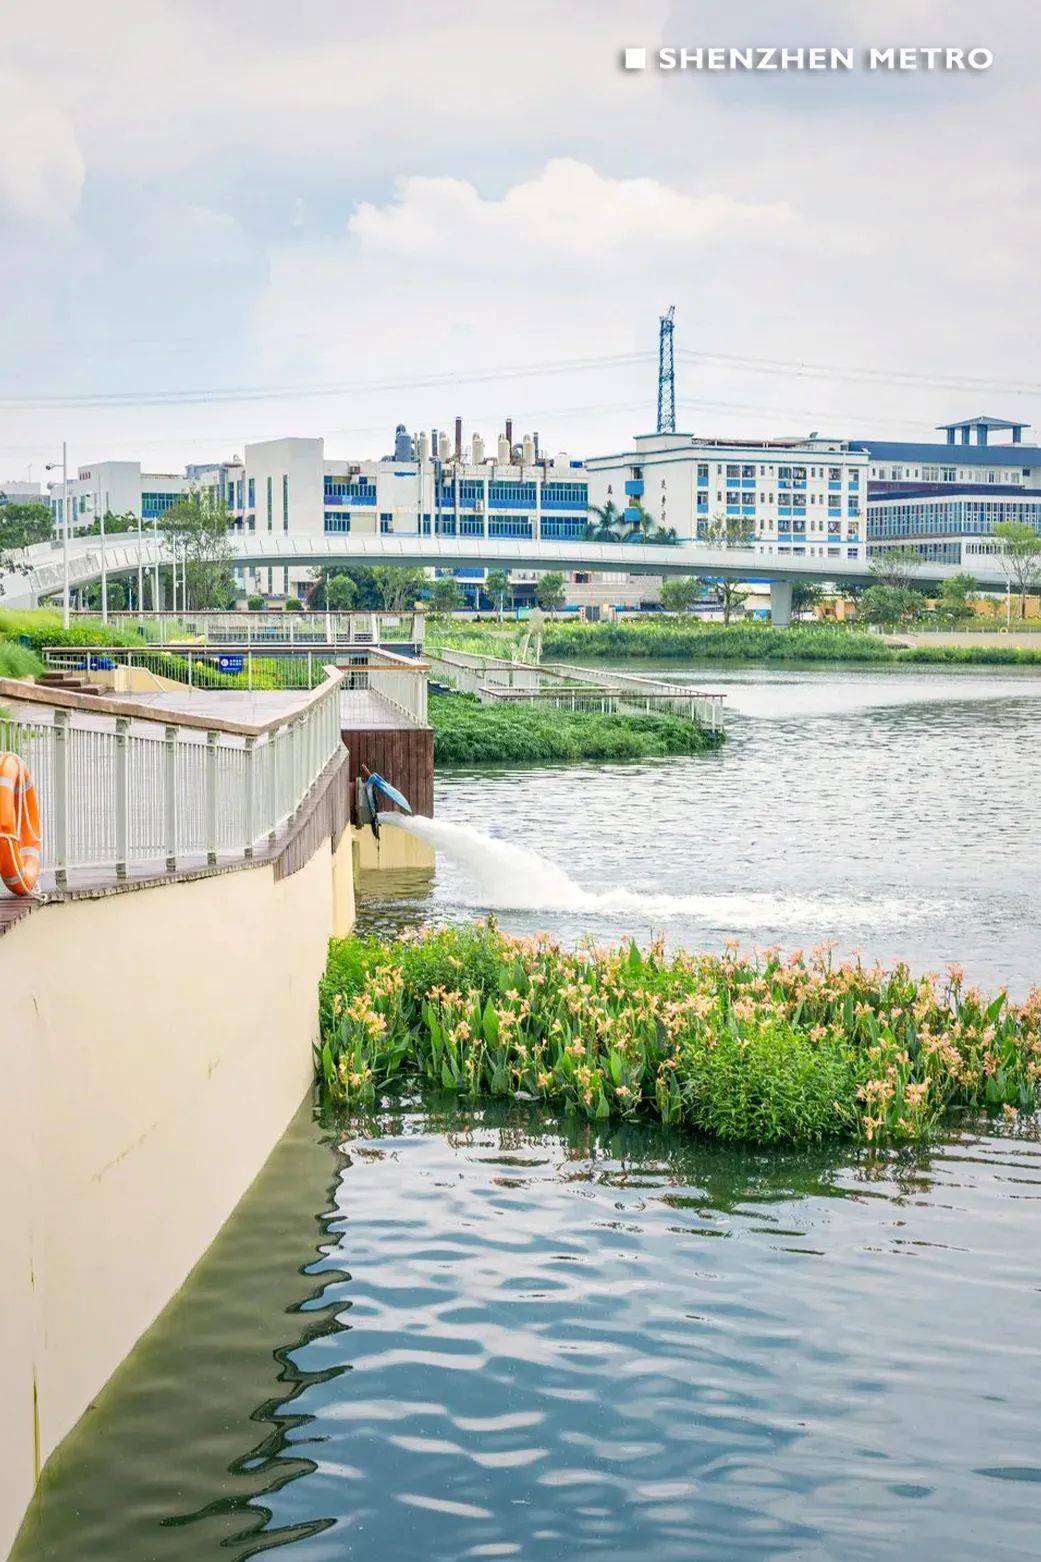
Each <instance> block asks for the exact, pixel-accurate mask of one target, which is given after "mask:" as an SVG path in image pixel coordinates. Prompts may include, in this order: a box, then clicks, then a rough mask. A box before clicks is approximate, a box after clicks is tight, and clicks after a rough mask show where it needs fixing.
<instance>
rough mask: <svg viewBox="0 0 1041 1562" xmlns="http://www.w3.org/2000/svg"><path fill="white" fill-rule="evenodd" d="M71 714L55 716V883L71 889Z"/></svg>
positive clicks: (61, 713) (55, 714)
mask: <svg viewBox="0 0 1041 1562" xmlns="http://www.w3.org/2000/svg"><path fill="white" fill-rule="evenodd" d="M68 868H69V713H68V711H67V710H56V711H55V712H54V882H55V884H56V885H57V886H58V888H59V889H68V887H69V873H68Z"/></svg>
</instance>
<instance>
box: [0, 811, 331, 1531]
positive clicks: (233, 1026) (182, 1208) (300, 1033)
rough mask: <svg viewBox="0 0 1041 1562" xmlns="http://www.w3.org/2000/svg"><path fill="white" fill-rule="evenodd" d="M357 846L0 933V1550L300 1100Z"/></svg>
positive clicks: (49, 909)
mask: <svg viewBox="0 0 1041 1562" xmlns="http://www.w3.org/2000/svg"><path fill="white" fill-rule="evenodd" d="M351 852H352V843H351V837H350V832H349V831H345V832H344V835H343V837H342V839H341V841H340V843H339V847H338V849H337V851H336V852H332V851H331V847H330V845H328V844H324V845H323V846H321V847H320V848H319V850H318V851H316V852H315V854H314V856H313V857H312V858H311V860H310V862H308V863H307V865H306V866H305V867H304V868H302V869H301V870H300V871H298V872H297V873H294V874H292V875H291V876H290V877H288V878H285V879H282V880H276V879H275V876H274V870H273V869H272V867H271V866H270V865H264V866H260V867H257V868H253V869H246V870H242V871H237V872H233V873H226V874H220V875H217V876H213V877H209V878H204V879H200V880H197V881H194V882H179V883H174V884H166V885H162V886H159V887H155V888H151V889H140V890H133V891H127V892H123V893H119V894H112V895H107V896H104V897H102V898H101V899H96V900H74V901H66V902H64V903H60V904H56V905H50V906H46V907H43V908H41V909H39V910H37V911H35V912H34V913H33V914H32V915H30V916H29V917H27V918H26V919H25V920H24V921H22V922H19V923H17V924H16V925H15V926H14V927H13V928H12V929H11V930H10V931H9V932H8V933H7V934H5V935H4V936H3V937H2V938H0V991H2V993H3V998H4V1025H3V1028H2V1033H0V1070H2V1073H0V1077H2V1078H3V1081H4V1088H3V1090H2V1091H0V1230H2V1231H3V1241H2V1243H0V1296H2V1298H3V1303H2V1306H0V1359H2V1360H3V1362H4V1364H5V1382H4V1393H3V1395H2V1396H0V1446H2V1447H3V1449H4V1458H3V1460H2V1461H0V1556H2V1555H6V1554H7V1550H8V1548H9V1546H10V1544H11V1542H12V1541H13V1538H14V1535H15V1533H16V1531H17V1528H18V1525H19V1523H20V1521H21V1517H22V1513H23V1511H24V1509H25V1506H26V1504H27V1503H28V1501H29V1499H30V1497H31V1495H32V1491H33V1486H34V1484H35V1480H36V1478H37V1476H38V1473H39V1468H40V1465H41V1463H42V1462H43V1460H45V1459H46V1458H47V1455H48V1454H49V1453H50V1452H51V1450H52V1449H53V1448H54V1447H55V1446H56V1444H57V1443H58V1442H59V1441H60V1440H61V1438H63V1437H64V1436H65V1434H66V1433H67V1432H68V1431H69V1429H70V1428H71V1427H72V1425H73V1424H74V1423H75V1422H76V1420H77V1419H78V1418H79V1416H80V1415H81V1414H82V1413H83V1411H84V1410H85V1409H86V1408H87V1406H88V1404H89V1402H90V1399H91V1397H92V1395H94V1394H95V1393H96V1392H97V1391H98V1389H100V1387H101V1385H102V1384H103V1383H104V1382H105V1380H106V1379H107V1378H108V1377H109V1375H110V1374H111V1372H112V1371H113V1370H114V1368H115V1367H116V1366H117V1365H118V1364H119V1362H120V1361H121V1360H122V1359H123V1357H124V1356H125V1355H126V1354H127V1352H128V1351H129V1350H130V1348H131V1346H132V1345H133V1344H134V1342H135V1341H136V1340H137V1339H138V1337H139V1336H140V1335H141V1333H142V1332H143V1331H144V1330H145V1329H146V1328H147V1327H148V1326H149V1324H150V1323H151V1322H152V1320H153V1319H154V1318H155V1317H156V1315H157V1314H158V1313H159V1311H160V1310H161V1309H162V1307H163V1306H164V1305H165V1304H166V1302H167V1301H168V1300H169V1299H170V1297H171V1296H172V1295H173V1294H174V1293H175V1292H176V1291H177V1289H178V1288H179V1286H180V1285H181V1283H182V1282H183V1280H184V1279H185V1277H186V1275H187V1274H188V1273H189V1271H190V1270H191V1268H192V1267H193V1265H194V1264H195V1263H196V1261H197V1260H198V1259H199V1257H200V1256H201V1254H202V1253H203V1252H204V1251H205V1249H206V1248H207V1246H208V1245H209V1243H210V1242H211V1241H212V1240H213V1238H214V1237H215V1235H216V1233H217V1232H218V1230H219V1229H220V1227H221V1225H222V1224H223V1222H224V1221H225V1220H226V1219H227V1217H228V1216H229V1214H230V1213H231V1211H232V1210H233V1209H234V1207H235V1204H236V1202H237V1201H238V1199H239V1197H240V1196H241V1195H242V1193H243V1192H244V1191H245V1189H246V1188H247V1187H248V1186H249V1184H250V1182H251V1181H252V1180H253V1178H254V1177H255V1176H256V1174H257V1172H258V1171H259V1169H260V1167H261V1166H262V1165H263V1163H264V1161H265V1159H266V1157H267V1155H268V1154H269V1152H270V1151H271V1150H272V1148H273V1147H274V1146H275V1144H277V1142H278V1140H279V1138H280V1136H281V1134H282V1132H283V1131H284V1129H285V1127H286V1124H287V1123H288V1122H289V1120H290V1118H291V1117H292V1115H293V1113H294V1111H296V1109H297V1108H298V1107H299V1105H300V1102H301V1100H302V1099H303V1098H304V1097H305V1095H306V1093H307V1091H308V1090H309V1089H310V1086H311V1081H312V1055H311V1046H312V1042H313V1040H314V1039H315V1035H316V1026H317V1002H316V995H317V990H318V981H319V977H320V976H321V973H322V969H323V966H324V963H325V955H326V943H327V940H328V937H329V935H330V933H332V932H333V931H337V932H345V931H347V930H348V929H349V927H350V925H351V923H352V922H353V916H354V894H353V877H352V871H351Z"/></svg>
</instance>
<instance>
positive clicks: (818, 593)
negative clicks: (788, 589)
mask: <svg viewBox="0 0 1041 1562" xmlns="http://www.w3.org/2000/svg"><path fill="white" fill-rule="evenodd" d="M823 601H824V587H823V586H819V585H818V584H817V582H816V581H814V580H793V581H792V617H793V618H799V617H801V615H802V614H803V613H810V612H812V611H813V609H814V608H816V607H818V606H819V605H820V603H822V602H823Z"/></svg>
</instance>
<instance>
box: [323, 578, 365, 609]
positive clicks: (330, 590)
mask: <svg viewBox="0 0 1041 1562" xmlns="http://www.w3.org/2000/svg"><path fill="white" fill-rule="evenodd" d="M357 596H358V588H357V586H356V585H355V584H354V581H353V580H352V579H351V577H350V576H349V575H333V576H332V577H331V579H330V580H329V582H328V584H327V585H326V588H325V605H326V607H327V608H328V609H329V610H330V612H332V613H349V612H350V610H351V608H352V607H353V606H354V603H355V601H356V599H357Z"/></svg>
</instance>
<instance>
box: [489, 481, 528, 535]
mask: <svg viewBox="0 0 1041 1562" xmlns="http://www.w3.org/2000/svg"><path fill="white" fill-rule="evenodd" d="M515 486H516V487H518V488H519V487H522V486H527V485H526V484H524V485H522V484H520V483H518V484H516V485H515ZM488 535H489V537H530V536H531V535H532V524H531V516H530V515H496V516H492V517H490V518H489V521H488Z"/></svg>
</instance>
